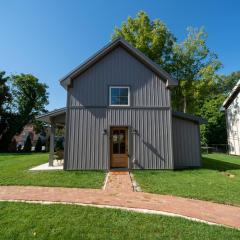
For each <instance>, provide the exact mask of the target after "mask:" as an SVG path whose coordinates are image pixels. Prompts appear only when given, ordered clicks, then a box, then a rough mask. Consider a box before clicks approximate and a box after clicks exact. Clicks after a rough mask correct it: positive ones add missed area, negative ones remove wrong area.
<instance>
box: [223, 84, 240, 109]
mask: <svg viewBox="0 0 240 240" xmlns="http://www.w3.org/2000/svg"><path fill="white" fill-rule="evenodd" d="M239 92H240V79H239V80H238V82H237V84H236V85H235V86H234V88H233V90H232V91H231V92H230V93H229V95H228V97H227V98H226V99H225V101H224V102H223V107H224V108H225V109H227V108H228V107H229V105H230V104H231V103H232V101H233V100H234V99H235V98H236V97H237V95H238V93H239Z"/></svg>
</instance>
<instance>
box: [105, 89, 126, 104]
mask: <svg viewBox="0 0 240 240" xmlns="http://www.w3.org/2000/svg"><path fill="white" fill-rule="evenodd" d="M112 88H127V89H128V104H111V99H112V95H111V89H112ZM109 106H111V107H129V106H130V87H129V86H110V87H109Z"/></svg>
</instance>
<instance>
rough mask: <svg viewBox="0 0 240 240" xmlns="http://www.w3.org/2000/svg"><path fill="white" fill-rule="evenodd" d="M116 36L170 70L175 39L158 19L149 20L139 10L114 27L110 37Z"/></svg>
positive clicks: (114, 37)
mask: <svg viewBox="0 0 240 240" xmlns="http://www.w3.org/2000/svg"><path fill="white" fill-rule="evenodd" d="M118 37H123V38H124V39H126V40H127V41H128V42H129V43H130V44H131V45H133V46H134V47H136V48H137V49H139V50H140V51H142V52H143V53H144V54H145V55H146V56H148V57H149V58H151V59H152V60H153V61H155V62H156V63H157V64H159V65H160V66H161V67H162V68H163V69H165V70H166V71H169V72H171V71H172V61H173V45H174V43H175V41H176V39H175V37H174V36H173V34H172V33H171V32H170V31H169V30H168V28H167V27H166V25H165V24H164V23H163V22H162V21H160V20H159V19H156V20H154V21H151V20H150V19H149V17H148V16H147V14H146V13H145V12H143V11H140V12H139V13H138V14H137V16H136V18H131V17H128V19H127V21H126V22H123V24H122V26H121V27H120V28H118V27H116V28H115V30H114V33H113V35H112V39H116V38H118Z"/></svg>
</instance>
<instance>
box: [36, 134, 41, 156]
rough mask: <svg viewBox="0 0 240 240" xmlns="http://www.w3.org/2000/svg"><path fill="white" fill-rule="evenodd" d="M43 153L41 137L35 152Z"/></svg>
mask: <svg viewBox="0 0 240 240" xmlns="http://www.w3.org/2000/svg"><path fill="white" fill-rule="evenodd" d="M41 151H42V140H41V137H38V139H37V142H36V145H35V152H41Z"/></svg>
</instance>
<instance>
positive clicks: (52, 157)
mask: <svg viewBox="0 0 240 240" xmlns="http://www.w3.org/2000/svg"><path fill="white" fill-rule="evenodd" d="M55 129H56V125H55V123H53V122H51V133H50V149H49V166H53V160H54V139H55Z"/></svg>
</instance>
